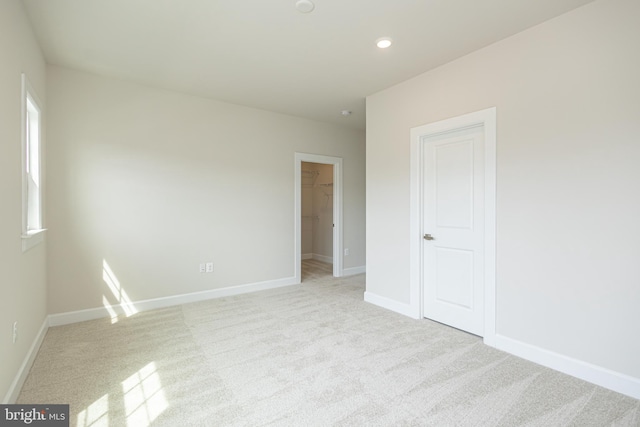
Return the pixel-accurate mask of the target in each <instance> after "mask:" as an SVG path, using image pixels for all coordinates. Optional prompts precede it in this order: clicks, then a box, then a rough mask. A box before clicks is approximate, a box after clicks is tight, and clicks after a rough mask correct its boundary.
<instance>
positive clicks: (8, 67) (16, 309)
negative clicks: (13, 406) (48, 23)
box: [0, 0, 47, 401]
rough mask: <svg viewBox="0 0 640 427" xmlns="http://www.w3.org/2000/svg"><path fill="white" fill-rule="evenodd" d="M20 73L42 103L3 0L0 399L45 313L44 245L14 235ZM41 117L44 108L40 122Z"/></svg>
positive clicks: (20, 16) (29, 50)
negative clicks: (26, 246) (24, 248)
mask: <svg viewBox="0 0 640 427" xmlns="http://www.w3.org/2000/svg"><path fill="white" fill-rule="evenodd" d="M22 72H25V73H26V74H27V76H28V78H29V81H30V82H31V85H32V87H33V89H34V90H35V92H36V93H37V95H38V97H39V98H40V101H41V102H42V103H45V102H46V101H45V96H46V93H45V63H44V58H43V56H42V54H41V52H40V48H39V47H38V45H37V43H36V40H35V37H34V35H33V33H32V31H31V28H30V26H29V24H28V21H27V18H26V15H25V13H24V11H23V9H22V3H21V2H20V1H18V0H3V1H0V272H1V273H2V274H1V276H0V295H1V297H0V361H1V362H0V398H1V399H3V401H4V400H5V399H8V398H11V396H8V395H7V393H8V392H9V391H10V387H11V384H12V382H13V380H14V378H15V377H16V374H17V373H18V371H19V369H20V367H21V365H22V363H23V361H24V360H25V358H26V357H27V354H28V352H29V348H30V347H31V345H32V343H33V342H34V339H36V337H37V335H38V331H39V330H40V328H41V327H42V325H43V322H44V320H45V317H46V294H47V290H46V278H45V272H46V250H45V247H46V245H45V244H40V245H38V246H36V247H34V248H32V249H31V250H29V251H28V252H25V253H23V252H22V242H21V238H20V234H21V231H22V168H21V164H22V161H21V156H22V154H21V77H20V76H21V73H22ZM43 107H44V106H43ZM46 115H47V112H46V110H45V112H44V120H45V121H46V118H47V116H46ZM43 126H44V125H43ZM44 143H45V141H44V140H43V144H44ZM46 225H47V221H46V216H45V226H46ZM14 321H18V341H17V342H16V343H15V344H13V343H12V332H11V331H12V325H13V322H14Z"/></svg>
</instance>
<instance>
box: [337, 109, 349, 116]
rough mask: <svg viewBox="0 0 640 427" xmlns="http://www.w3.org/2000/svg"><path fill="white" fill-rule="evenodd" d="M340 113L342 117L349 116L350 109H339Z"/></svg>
mask: <svg viewBox="0 0 640 427" xmlns="http://www.w3.org/2000/svg"><path fill="white" fill-rule="evenodd" d="M340 114H341V115H342V116H343V117H348V116H350V115H351V111H349V110H342V111H340Z"/></svg>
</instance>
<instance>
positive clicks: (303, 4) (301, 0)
mask: <svg viewBox="0 0 640 427" xmlns="http://www.w3.org/2000/svg"><path fill="white" fill-rule="evenodd" d="M315 7H316V5H315V4H313V2H312V1H311V0H298V1H297V2H296V9H298V12H300V13H309V12H311V11H312V10H313V9H314V8H315Z"/></svg>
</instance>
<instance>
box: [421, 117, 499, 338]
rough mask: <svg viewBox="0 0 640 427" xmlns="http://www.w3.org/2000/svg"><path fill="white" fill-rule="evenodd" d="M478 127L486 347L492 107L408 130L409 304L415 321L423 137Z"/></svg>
mask: <svg viewBox="0 0 640 427" xmlns="http://www.w3.org/2000/svg"><path fill="white" fill-rule="evenodd" d="M477 125H482V128H483V132H484V143H485V154H484V167H485V177H484V192H485V206H484V208H485V212H484V221H485V224H484V226H485V239H484V251H485V265H484V334H483V340H484V343H485V344H487V345H491V346H495V335H496V108H495V107H492V108H488V109H485V110H481V111H477V112H474V113H469V114H464V115H462V116H458V117H453V118H450V119H446V120H441V121H438V122H434V123H429V124H426V125H423V126H418V127H415V128H412V129H411V184H410V218H409V230H410V251H409V253H410V259H409V266H410V267H409V268H410V301H409V305H410V306H411V312H412V314H413V317H415V318H420V319H421V318H423V317H424V311H423V296H422V292H423V283H422V277H423V272H422V268H423V266H422V247H423V245H422V240H423V236H422V214H423V212H422V209H423V200H422V197H423V196H422V194H423V192H422V185H423V184H422V183H423V164H422V158H423V153H422V148H423V139H424V138H425V137H430V136H435V135H438V134H440V133H447V132H451V131H455V130H459V129H464V128H467V127H470V126H477Z"/></svg>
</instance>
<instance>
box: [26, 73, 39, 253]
mask: <svg viewBox="0 0 640 427" xmlns="http://www.w3.org/2000/svg"><path fill="white" fill-rule="evenodd" d="M22 102H23V106H22V171H23V173H22V250H23V251H26V250H28V249H30V248H32V247H33V246H35V245H37V244H38V243H40V242H42V240H43V234H42V232H43V231H44V229H43V227H42V185H41V184H42V181H41V180H42V176H41V171H42V162H41V157H40V148H41V137H42V109H41V108H40V105H41V104H40V102H39V100H38V97H37V96H36V94H35V92H34V91H33V89H32V88H31V85H30V84H29V81H28V80H27V77H26V75H24V74H23V75H22Z"/></svg>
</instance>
